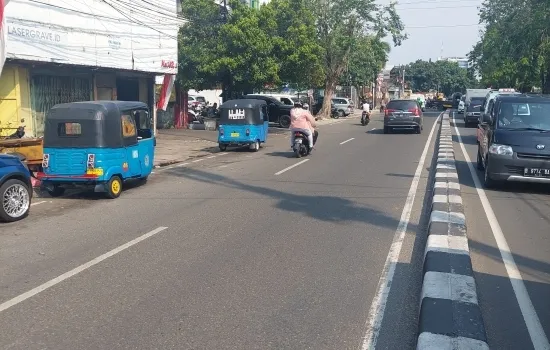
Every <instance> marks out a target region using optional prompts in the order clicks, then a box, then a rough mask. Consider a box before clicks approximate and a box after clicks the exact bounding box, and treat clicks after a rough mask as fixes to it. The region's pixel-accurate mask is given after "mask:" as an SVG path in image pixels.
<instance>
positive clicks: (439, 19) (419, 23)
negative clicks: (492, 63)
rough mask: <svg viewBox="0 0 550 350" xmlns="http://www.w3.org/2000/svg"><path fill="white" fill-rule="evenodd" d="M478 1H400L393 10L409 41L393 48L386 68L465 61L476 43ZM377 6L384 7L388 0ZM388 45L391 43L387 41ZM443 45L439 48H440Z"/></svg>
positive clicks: (479, 1)
mask: <svg viewBox="0 0 550 350" xmlns="http://www.w3.org/2000/svg"><path fill="white" fill-rule="evenodd" d="M481 2H482V0H400V1H398V3H397V5H396V8H397V11H398V13H399V15H400V17H401V20H402V21H403V23H404V25H405V32H406V33H407V34H408V36H409V38H408V39H407V40H405V41H404V42H403V43H402V45H401V46H398V47H393V43H392V49H391V52H390V55H389V61H388V66H395V65H400V64H407V63H410V62H414V61H416V60H418V59H422V60H428V59H430V58H431V59H432V60H436V59H437V58H438V57H440V56H442V57H465V56H466V55H467V54H468V52H469V51H470V50H471V49H472V47H473V46H474V45H475V44H476V43H477V42H478V40H479V37H480V36H479V29H480V28H482V27H480V26H479V25H478V23H479V15H478V13H479V7H480V6H481ZM377 3H380V4H385V3H386V4H387V3H389V1H388V0H379V1H377ZM390 41H391V40H390ZM442 43H443V45H442Z"/></svg>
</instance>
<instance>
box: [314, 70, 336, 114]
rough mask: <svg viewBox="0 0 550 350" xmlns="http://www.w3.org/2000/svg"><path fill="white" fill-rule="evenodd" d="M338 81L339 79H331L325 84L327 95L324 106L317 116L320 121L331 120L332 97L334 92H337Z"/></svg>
mask: <svg viewBox="0 0 550 350" xmlns="http://www.w3.org/2000/svg"><path fill="white" fill-rule="evenodd" d="M336 81H337V79H334V78H329V79H328V80H327V81H326V83H325V95H324V98H323V106H322V107H321V110H320V111H319V113H318V114H317V117H318V118H319V119H324V118H330V117H331V115H330V112H331V107H332V97H333V95H334V90H336Z"/></svg>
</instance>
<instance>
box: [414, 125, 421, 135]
mask: <svg viewBox="0 0 550 350" xmlns="http://www.w3.org/2000/svg"><path fill="white" fill-rule="evenodd" d="M415 131H416V133H417V134H421V133H422V128H421V127H420V126H417V127H416V130H415Z"/></svg>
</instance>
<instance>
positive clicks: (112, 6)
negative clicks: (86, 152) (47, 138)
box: [0, 0, 181, 136]
mask: <svg viewBox="0 0 550 350" xmlns="http://www.w3.org/2000/svg"><path fill="white" fill-rule="evenodd" d="M177 2H178V0H147V1H144V0H132V1H130V0H105V1H102V0H79V1H66V0H65V1H64V0H49V1H47V2H46V1H45V2H39V1H27V0H11V1H10V3H9V5H8V6H7V7H6V11H5V16H6V28H5V30H7V44H6V52H7V60H6V64H5V66H4V69H3V71H2V74H1V76H0V136H5V135H7V134H10V133H13V130H14V129H16V128H17V127H19V126H22V125H24V126H25V131H26V133H27V134H28V135H32V136H42V134H43V130H44V116H45V114H46V112H47V111H48V110H49V109H50V108H51V107H52V106H54V105H55V104H58V103H68V102H77V101H89V100H130V101H142V102H145V103H147V104H149V106H150V107H151V112H152V111H153V107H154V100H155V90H154V87H155V76H158V75H164V74H176V72H177V33H178V28H179V25H180V24H181V20H180V19H179V18H178V17H177V15H176V8H177Z"/></svg>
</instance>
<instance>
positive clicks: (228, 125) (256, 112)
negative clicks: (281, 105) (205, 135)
mask: <svg viewBox="0 0 550 350" xmlns="http://www.w3.org/2000/svg"><path fill="white" fill-rule="evenodd" d="M268 130H269V115H268V111H267V104H266V103H265V101H262V100H253V99H243V100H230V101H227V102H225V103H224V104H222V105H221V106H220V122H219V132H218V143H219V147H220V149H221V150H222V151H224V150H225V149H226V148H227V146H243V145H250V146H251V149H253V150H255V151H258V150H259V148H260V146H261V144H262V143H265V142H266V140H267V134H268Z"/></svg>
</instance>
